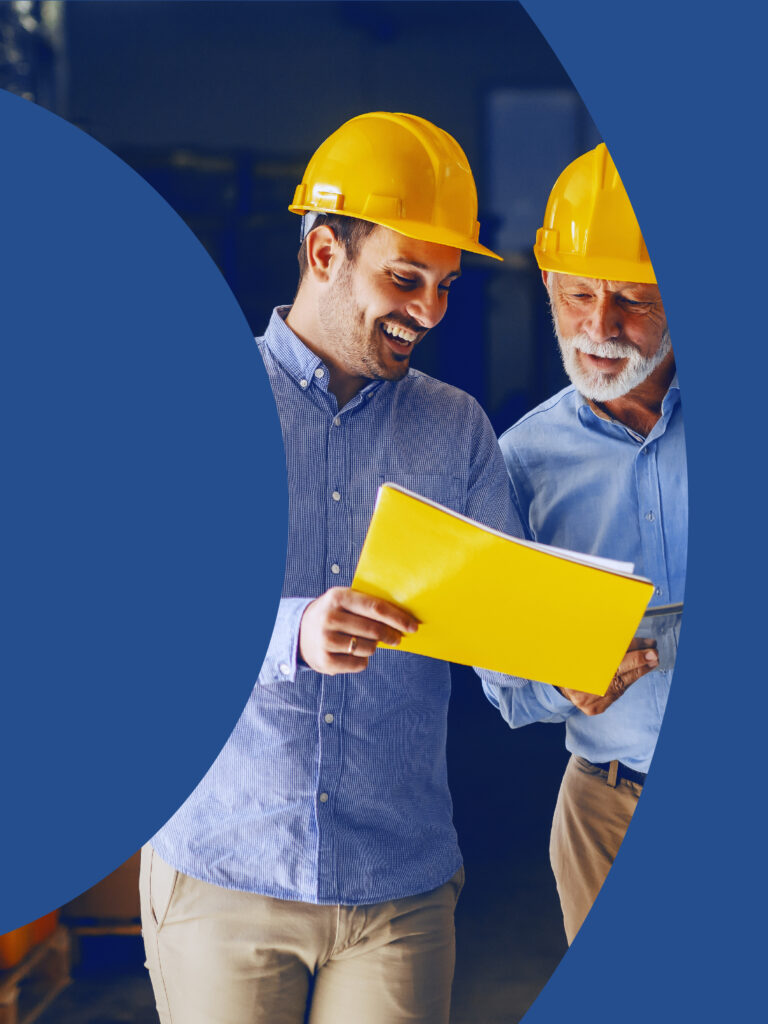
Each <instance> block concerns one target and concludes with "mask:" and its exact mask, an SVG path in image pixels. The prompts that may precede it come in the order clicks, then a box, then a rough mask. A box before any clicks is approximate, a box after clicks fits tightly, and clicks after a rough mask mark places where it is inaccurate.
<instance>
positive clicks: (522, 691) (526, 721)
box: [481, 640, 659, 729]
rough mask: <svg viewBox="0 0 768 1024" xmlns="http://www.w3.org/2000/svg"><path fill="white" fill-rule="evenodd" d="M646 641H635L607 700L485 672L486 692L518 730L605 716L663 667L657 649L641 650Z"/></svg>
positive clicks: (625, 656)
mask: <svg viewBox="0 0 768 1024" xmlns="http://www.w3.org/2000/svg"><path fill="white" fill-rule="evenodd" d="M643 643H645V642H644V641H636V640H633V641H632V643H631V644H630V647H629V650H628V651H627V653H626V654H625V655H624V657H623V658H622V660H621V663H620V664H619V667H618V668H617V669H616V673H615V675H614V677H613V679H612V681H611V685H610V686H609V687H608V689H607V691H606V693H605V696H603V697H600V696H598V695H597V694H594V693H583V692H582V691H581V690H566V689H564V688H562V687H559V686H546V685H545V684H544V683H536V682H530V681H528V680H524V679H517V678H516V677H514V676H505V675H502V674H501V673H498V672H483V673H481V678H482V680H483V690H484V692H485V695H486V697H487V698H488V700H489V701H490V702H491V704H493V706H494V707H495V708H498V710H499V711H500V712H501V716H502V718H503V719H504V720H505V721H506V722H507V723H508V724H509V726H510V728H512V729H517V728H518V727H519V726H521V725H530V723H531V722H564V721H565V719H566V718H568V717H569V716H570V715H572V714H575V713H577V712H581V713H582V714H585V715H589V716H592V715H601V714H602V713H603V712H604V711H607V710H608V708H609V707H610V706H611V704H613V703H614V702H615V701H617V700H619V698H620V697H621V696H622V695H623V694H624V693H625V692H626V691H627V689H628V688H629V687H630V686H631V685H632V684H633V683H635V682H637V680H638V679H640V678H641V677H642V676H644V675H645V674H646V673H647V672H651V671H652V670H653V669H654V668H656V666H657V665H658V663H659V657H658V654H657V653H656V651H655V650H654V649H653V648H649V647H647V646H646V647H641V646H640V645H641V644H643Z"/></svg>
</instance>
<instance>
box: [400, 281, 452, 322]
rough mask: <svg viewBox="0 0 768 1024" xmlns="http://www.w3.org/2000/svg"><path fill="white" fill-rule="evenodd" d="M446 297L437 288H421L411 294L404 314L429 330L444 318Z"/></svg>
mask: <svg viewBox="0 0 768 1024" xmlns="http://www.w3.org/2000/svg"><path fill="white" fill-rule="evenodd" d="M446 301H447V296H446V295H445V294H444V293H442V292H439V291H438V290H437V288H422V289H420V290H419V292H418V293H417V294H411V295H410V296H409V298H408V303H407V305H406V307H405V310H406V313H407V314H408V316H410V317H411V318H412V319H413V320H417V321H418V322H419V323H420V324H421V326H422V327H424V328H425V329H426V330H429V329H430V328H432V327H436V326H437V325H438V324H439V323H440V321H441V320H442V319H443V317H444V316H445V307H446Z"/></svg>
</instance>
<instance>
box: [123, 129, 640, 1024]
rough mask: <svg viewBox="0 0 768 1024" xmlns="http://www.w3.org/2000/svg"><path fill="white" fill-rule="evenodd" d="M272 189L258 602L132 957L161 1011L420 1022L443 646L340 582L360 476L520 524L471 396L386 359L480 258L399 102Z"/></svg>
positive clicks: (471, 207) (442, 709) (441, 824)
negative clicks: (295, 180)
mask: <svg viewBox="0 0 768 1024" xmlns="http://www.w3.org/2000/svg"><path fill="white" fill-rule="evenodd" d="M290 209H291V210H292V211H294V212H296V213H300V214H302V215H303V218H304V221H303V223H304V232H303V233H304V237H303V242H302V245H301V249H300V253H299V264H300V275H301V276H300V283H299V288H298V292H297V294H296V298H295V300H294V303H293V306H291V307H283V308H278V309H276V310H275V311H274V313H273V315H272V319H271V321H270V323H269V326H268V328H267V331H266V333H265V335H264V337H263V338H260V339H259V342H258V343H259V347H260V349H261V352H262V354H263V357H264V362H265V365H266V368H267V372H268V374H269V378H270V382H271V384H272V389H273V392H274V395H275V400H276V402H277V407H278V411H279V414H280V420H281V423H282V428H283V438H284V442H285V448H286V461H287V469H288V487H289V495H290V523H289V534H288V538H289V539H288V558H287V566H286V575H285V582H284V587H283V598H282V600H281V603H280V608H279V613H278V618H277V623H276V626H275V630H274V633H273V636H272V640H271V643H270V647H269V650H268V652H267V656H266V660H265V662H264V666H263V668H262V671H261V673H260V676H259V679H258V682H257V683H256V685H255V687H254V690H253V692H252V694H251V696H250V698H249V701H248V704H247V706H246V708H245V711H244V712H243V715H242V717H241V719H240V721H239V722H238V724H237V726H236V728H235V730H234V732H233V734H232V736H231V737H230V739H229V740H228V742H227V744H226V746H225V747H224V749H223V751H222V753H221V754H220V756H219V757H218V759H217V761H216V762H215V764H214V765H213V767H212V768H211V769H210V771H209V772H208V774H207V775H206V777H205V778H204V779H203V781H202V782H201V783H200V785H199V786H198V788H197V789H196V790H195V792H194V793H193V794H192V796H191V797H190V798H189V799H188V800H187V801H186V803H185V804H184V805H183V807H182V808H181V809H180V810H179V811H178V812H177V813H176V815H174V817H173V818H172V819H171V821H170V822H169V823H168V824H167V825H166V826H165V827H164V828H163V829H162V830H161V831H160V832H159V833H158V834H157V835H156V836H155V837H154V838H153V839H152V840H151V845H150V846H148V847H146V848H145V850H144V853H143V858H142V904H143V913H142V916H143V922H144V935H145V944H146V949H147V960H148V964H149V968H150V973H151V976H152V981H153V985H154V989H155V997H156V1000H157V1004H158V1009H159V1012H160V1017H161V1020H163V1021H165V1022H167V1021H170V1020H173V1021H183V1022H184V1024H210V1022H211V1021H214V1020H215V1021H217V1022H219V1024H243V1022H246V1021H247V1022H248V1024H257V1022H264V1024H283V1022H286V1024H302V1022H303V1021H305V1019H306V1020H309V1021H311V1024H331V1022H333V1024H337V1022H340V1021H350V1022H351V1021H354V1022H355V1024H398V1022H400V1021H409V1022H415V1021H421V1022H425V1024H426V1022H429V1024H433V1022H434V1024H445V1022H446V1021H447V1020H448V1011H449V1003H450V989H451V978H452V974H453V962H454V932H453V912H454V907H455V904H456V900H457V898H458V894H459V891H460V888H461V885H462V877H463V875H462V866H461V854H460V852H459V848H458V845H457V839H456V833H455V830H454V828H453V824H452V821H451V799H450V794H449V792H448V785H447V771H446V761H445V738H446V716H447V707H448V697H449V691H450V674H449V666H448V665H447V664H445V663H444V662H440V661H436V660H433V659H429V658H421V657H417V656H415V655H411V654H405V653H401V652H398V651H393V650H385V649H381V650H377V649H376V648H377V644H378V643H379V642H382V641H384V642H387V643H390V644H391V643H395V644H396V643H397V642H398V640H399V639H400V638H401V637H402V635H403V634H404V633H406V632H408V631H413V630H415V629H417V628H418V623H417V622H416V621H415V620H414V619H413V617H412V616H410V615H408V614H407V613H406V612H404V611H402V610H401V609H399V608H396V607H394V606H393V605H391V604H388V603H387V602H385V601H381V600H377V599H374V598H371V597H368V596H366V595H365V594H361V593H357V592H354V591H352V590H351V589H350V588H349V584H350V582H351V580H352V577H353V574H354V570H355V565H356V562H357V559H358V555H359V553H360V549H361V546H362V543H363V539H364V536H365V532H366V529H367V527H368V523H369V521H370V517H371V514H372V512H373V506H374V502H375V499H376V492H377V490H378V487H379V485H380V484H381V483H382V482H384V481H385V480H387V481H394V482H395V483H399V484H402V485H404V486H406V487H408V488H410V489H412V490H414V491H417V492H418V493H420V494H423V495H425V496H426V497H427V498H431V499H433V500H435V501H438V502H440V503H442V504H444V505H447V506H449V507H450V508H452V509H453V510H454V511H456V512H460V513H462V514H464V515H467V516H470V517H472V518H475V519H478V520H480V521H481V522H483V523H486V524H488V525H490V526H492V527H494V528H496V529H500V530H503V531H505V532H511V533H515V534H520V533H521V531H522V526H521V524H520V522H519V519H518V518H517V516H516V513H515V512H514V510H513V509H514V506H513V503H512V501H511V494H510V487H509V480H508V477H507V473H506V469H505V467H504V461H503V458H502V456H501V452H500V451H499V448H498V444H497V442H496V437H495V435H494V432H493V430H492V428H491V426H490V424H489V423H488V420H487V418H486V417H485V415H484V414H483V412H482V411H481V410H480V408H479V406H478V405H477V403H476V402H475V401H474V400H473V399H472V398H470V397H469V396H468V395H466V394H464V393H463V392H461V391H458V390H456V389H455V388H452V387H449V386H447V385H445V384H442V383H440V382H438V381H436V380H433V379H432V378H430V377H427V376H426V375H424V374H422V373H419V372H417V371H415V370H412V369H410V368H409V361H410V358H411V355H412V352H413V349H414V347H415V346H416V345H417V344H418V343H419V342H420V341H421V340H422V338H423V337H424V336H425V334H426V333H427V332H428V331H429V330H430V329H431V328H432V327H434V326H435V325H436V324H437V323H439V321H440V320H441V319H442V317H443V315H444V314H445V311H446V305H447V302H448V292H449V289H450V288H451V287H452V285H453V283H454V281H455V280H456V278H457V277H458V276H459V273H460V255H461V251H462V250H467V251H469V252H474V253H480V254H484V255H487V256H493V255H494V254H493V253H492V252H490V250H488V249H486V248H485V247H484V246H482V245H481V244H480V243H479V241H478V230H479V225H478V223H477V219H476V218H477V197H476V193H475V185H474V181H473V178H472V173H471V170H470V168H469V165H468V163H467V160H466V157H465V156H464V153H463V152H462V150H461V149H460V147H459V146H458V144H457V143H456V142H455V140H454V139H453V138H451V136H450V135H448V134H446V133H445V132H443V131H442V130H441V129H439V128H437V127H435V126H434V125H432V124H430V123H429V122H427V121H424V120H423V119H421V118H418V117H412V116H410V115H404V114H387V113H376V114H367V115H362V116H360V117H357V118H354V119H353V120H352V121H350V122H347V124H345V125H343V126H342V127H341V128H340V129H338V131H336V132H335V133H334V134H333V135H332V136H330V138H329V139H327V140H326V142H325V143H323V145H322V146H321V147H320V149H319V150H318V151H317V153H316V154H315V155H314V157H313V158H312V160H311V161H310V163H309V166H308V167H307V171H306V173H305V176H304V180H303V181H302V183H301V184H300V185H299V186H298V188H297V190H296V194H295V196H294V202H293V204H292V205H291V207H290ZM265 500H269V498H268V496H265ZM625 668H629V669H633V670H634V671H642V669H643V666H642V664H641V663H640V662H639V661H638V662H637V663H636V664H635V665H630V666H625ZM510 685H514V681H512V680H510ZM499 688H500V689H503V686H500V687H499Z"/></svg>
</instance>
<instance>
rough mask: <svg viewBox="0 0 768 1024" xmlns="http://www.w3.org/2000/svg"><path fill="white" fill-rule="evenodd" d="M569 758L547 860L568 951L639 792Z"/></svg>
mask: <svg viewBox="0 0 768 1024" xmlns="http://www.w3.org/2000/svg"><path fill="white" fill-rule="evenodd" d="M606 780H607V772H604V771H601V770H600V769H599V768H595V767H594V765H591V764H590V763H589V761H585V760H584V758H582V757H576V756H572V757H571V759H570V761H569V762H568V767H567V768H566V770H565V775H564V776H563V781H562V783H561V785H560V793H559V795H558V798H557V806H556V807H555V816H554V820H553V821H552V834H551V836H550V841H549V856H550V860H551V861H552V870H553V872H554V874H555V881H556V882H557V892H558V895H559V897H560V906H561V908H562V911H563V923H564V924H565V934H566V937H567V939H568V943H569V945H570V943H571V942H573V940H574V938H575V937H576V933H577V932H578V930H579V928H581V926H582V924H583V923H584V918H585V917H586V916H587V914H588V913H589V911H590V909H591V907H592V904H593V903H594V901H595V897H596V896H597V894H598V893H599V892H600V887H601V886H602V884H603V882H604V881H605V879H606V876H607V874H608V872H609V871H610V869H611V865H612V864H613V861H614V858H615V857H616V854H617V853H618V851H619V847H620V846H621V842H622V840H623V839H624V833H625V832H626V831H627V826H628V825H629V823H630V821H631V820H632V815H633V814H634V811H635V807H636V806H637V801H638V799H639V797H640V794H641V793H642V791H643V787H642V786H641V785H639V784H638V783H636V782H629V781H628V780H627V779H622V780H621V781H620V782H619V784H618V785H617V786H616V787H613V786H609V785H608V784H607V781H606Z"/></svg>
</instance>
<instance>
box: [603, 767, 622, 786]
mask: <svg viewBox="0 0 768 1024" xmlns="http://www.w3.org/2000/svg"><path fill="white" fill-rule="evenodd" d="M605 781H606V783H607V784H608V785H609V786H610V787H611V788H612V789H615V788H616V784H617V783H618V781H619V762H618V761H611V763H610V765H609V767H608V778H607V779H606V780H605Z"/></svg>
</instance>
